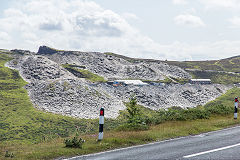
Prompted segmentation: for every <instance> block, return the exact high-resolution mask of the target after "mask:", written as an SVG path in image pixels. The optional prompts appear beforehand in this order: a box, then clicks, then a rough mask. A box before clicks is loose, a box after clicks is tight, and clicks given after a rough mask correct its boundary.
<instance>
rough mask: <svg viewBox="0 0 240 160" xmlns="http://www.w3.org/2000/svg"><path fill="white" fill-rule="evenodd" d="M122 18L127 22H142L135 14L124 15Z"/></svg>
mask: <svg viewBox="0 0 240 160" xmlns="http://www.w3.org/2000/svg"><path fill="white" fill-rule="evenodd" d="M122 17H123V18H124V19H126V20H137V21H139V20H140V18H139V17H138V16H137V15H135V14H133V13H123V14H122Z"/></svg>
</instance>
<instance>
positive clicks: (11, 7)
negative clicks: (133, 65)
mask: <svg viewBox="0 0 240 160" xmlns="http://www.w3.org/2000/svg"><path fill="white" fill-rule="evenodd" d="M40 45H47V46H50V47H53V48H57V49H64V50H79V51H99V52H114V53H118V54H122V55H126V56H130V57H141V58H154V59H161V60H165V59H167V60H207V59H209V60H210V59H221V58H227V57H230V56H236V55H240V0H0V48H4V49H15V48H18V49H27V50H31V51H35V52H36V51H37V50H38V47H39V46H40Z"/></svg>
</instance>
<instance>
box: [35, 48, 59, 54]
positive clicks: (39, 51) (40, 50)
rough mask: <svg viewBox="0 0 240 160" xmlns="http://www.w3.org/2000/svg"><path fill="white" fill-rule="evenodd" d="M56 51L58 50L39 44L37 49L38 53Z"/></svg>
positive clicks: (52, 52)
mask: <svg viewBox="0 0 240 160" xmlns="http://www.w3.org/2000/svg"><path fill="white" fill-rule="evenodd" d="M57 52H58V51H57V50H55V49H52V48H49V47H47V46H40V47H39V49H38V53H39V54H54V53H57Z"/></svg>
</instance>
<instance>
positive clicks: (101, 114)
mask: <svg viewBox="0 0 240 160" xmlns="http://www.w3.org/2000/svg"><path fill="white" fill-rule="evenodd" d="M103 124H104V108H101V109H100V116H99V135H98V140H99V141H101V140H102V139H103Z"/></svg>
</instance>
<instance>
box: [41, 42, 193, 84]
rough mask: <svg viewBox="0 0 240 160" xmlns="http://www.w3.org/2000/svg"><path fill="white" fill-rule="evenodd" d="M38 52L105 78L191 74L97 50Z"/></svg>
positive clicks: (184, 76)
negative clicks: (131, 60) (132, 60)
mask: <svg viewBox="0 0 240 160" xmlns="http://www.w3.org/2000/svg"><path fill="white" fill-rule="evenodd" d="M40 48H44V49H39V52H38V54H39V55H44V56H46V57H48V58H49V59H51V60H52V61H54V62H56V63H58V64H66V63H68V64H76V65H80V66H86V68H87V69H88V70H90V71H91V72H93V73H95V74H98V75H100V76H103V77H105V78H107V79H144V80H154V81H157V80H163V79H165V78H166V77H174V78H186V79H189V78H191V76H190V75H189V74H188V73H187V72H186V71H184V70H183V69H181V68H179V67H176V66H172V65H168V64H167V63H163V62H160V61H159V62H140V63H132V62H129V61H127V60H125V59H123V58H119V57H116V56H113V55H109V54H103V53H98V52H76V51H75V52H74V51H59V52H56V50H55V52H54V51H52V49H46V47H45V46H44V47H40Z"/></svg>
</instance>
